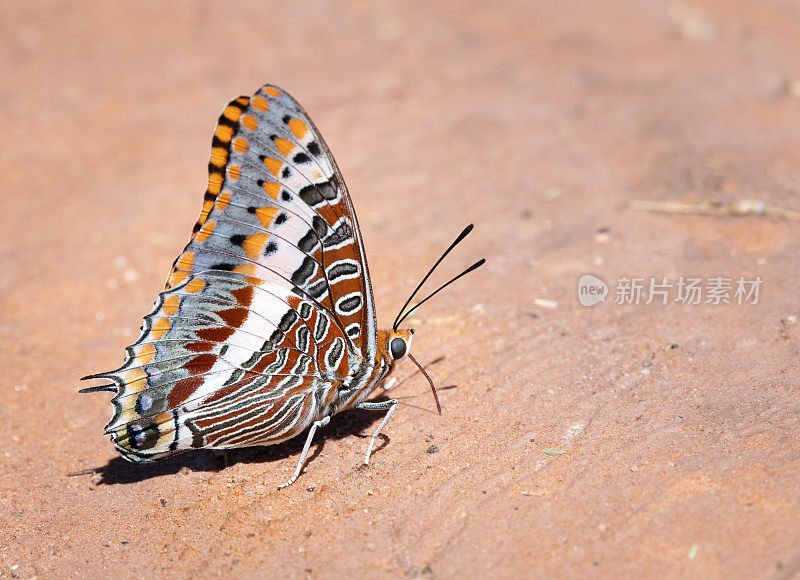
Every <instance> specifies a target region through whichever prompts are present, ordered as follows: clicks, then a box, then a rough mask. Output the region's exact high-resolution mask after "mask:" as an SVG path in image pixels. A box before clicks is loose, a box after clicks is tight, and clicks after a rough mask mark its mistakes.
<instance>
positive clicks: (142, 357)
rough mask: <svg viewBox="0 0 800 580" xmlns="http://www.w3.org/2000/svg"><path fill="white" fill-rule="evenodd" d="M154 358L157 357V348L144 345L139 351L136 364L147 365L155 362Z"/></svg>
mask: <svg viewBox="0 0 800 580" xmlns="http://www.w3.org/2000/svg"><path fill="white" fill-rule="evenodd" d="M154 356H156V347H154V346H153V345H152V344H150V343H148V344H144V345H142V347H141V348H140V349H139V352H138V353H136V362H137V363H141V364H145V365H146V364H147V363H149V362H150V361H151V360H153V357H154Z"/></svg>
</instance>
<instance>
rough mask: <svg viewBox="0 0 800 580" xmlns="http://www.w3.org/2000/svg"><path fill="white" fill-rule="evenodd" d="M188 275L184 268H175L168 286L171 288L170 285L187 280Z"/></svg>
mask: <svg viewBox="0 0 800 580" xmlns="http://www.w3.org/2000/svg"><path fill="white" fill-rule="evenodd" d="M186 276H188V274H187V273H186V272H184V271H183V270H175V271H174V272H173V273H172V276H170V277H169V284H167V287H168V288H169V287H170V286H176V285H178V284H180V283H181V282H183V281H184V280H186Z"/></svg>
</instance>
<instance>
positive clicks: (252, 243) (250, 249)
mask: <svg viewBox="0 0 800 580" xmlns="http://www.w3.org/2000/svg"><path fill="white" fill-rule="evenodd" d="M267 239H269V236H268V235H267V234H253V235H252V236H247V237H246V238H245V239H244V242H243V243H242V248H244V253H245V254H247V257H248V258H250V259H251V260H255V259H256V258H258V256H259V254H261V252H262V251H264V244H266V243H267Z"/></svg>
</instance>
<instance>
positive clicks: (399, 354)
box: [389, 337, 407, 360]
mask: <svg viewBox="0 0 800 580" xmlns="http://www.w3.org/2000/svg"><path fill="white" fill-rule="evenodd" d="M389 350H390V351H391V352H392V358H393V359H394V360H397V359H401V358H403V357H404V356H406V350H407V347H406V341H405V340H403V339H402V338H399V337H398V338H393V339H392V341H391V342H390V343H389Z"/></svg>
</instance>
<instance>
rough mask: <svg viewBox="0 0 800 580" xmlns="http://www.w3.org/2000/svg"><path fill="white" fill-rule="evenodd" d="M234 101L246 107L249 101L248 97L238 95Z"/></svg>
mask: <svg viewBox="0 0 800 580" xmlns="http://www.w3.org/2000/svg"><path fill="white" fill-rule="evenodd" d="M236 102H237V103H239V104H240V105H241V106H243V107H246V106H247V105H248V103H249V102H250V97H238V98H237V99H236Z"/></svg>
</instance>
